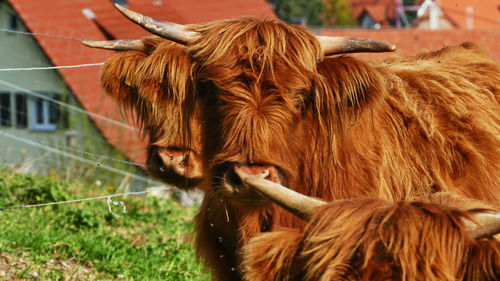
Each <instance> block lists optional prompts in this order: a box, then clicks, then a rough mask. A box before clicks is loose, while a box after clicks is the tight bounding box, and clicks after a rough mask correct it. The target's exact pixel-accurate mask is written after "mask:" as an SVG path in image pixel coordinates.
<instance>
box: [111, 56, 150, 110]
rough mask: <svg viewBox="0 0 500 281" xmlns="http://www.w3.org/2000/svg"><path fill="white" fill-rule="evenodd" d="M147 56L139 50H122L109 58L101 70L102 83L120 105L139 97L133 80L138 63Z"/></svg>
mask: <svg viewBox="0 0 500 281" xmlns="http://www.w3.org/2000/svg"><path fill="white" fill-rule="evenodd" d="M146 56H147V54H146V53H143V52H139V51H128V52H120V53H117V54H115V55H114V56H112V57H111V58H109V59H108V60H107V61H106V63H105V64H104V67H103V69H102V71H101V85H102V87H103V89H104V90H105V91H106V93H107V94H108V95H110V96H111V97H113V98H114V99H115V100H116V101H117V102H118V103H119V104H120V105H122V106H126V105H127V104H126V103H127V102H128V101H130V100H133V99H135V98H136V97H137V93H136V92H135V91H134V90H133V87H131V81H132V79H133V75H134V72H135V70H136V69H137V65H139V63H140V62H141V61H142V60H143V59H144V58H145V57H146Z"/></svg>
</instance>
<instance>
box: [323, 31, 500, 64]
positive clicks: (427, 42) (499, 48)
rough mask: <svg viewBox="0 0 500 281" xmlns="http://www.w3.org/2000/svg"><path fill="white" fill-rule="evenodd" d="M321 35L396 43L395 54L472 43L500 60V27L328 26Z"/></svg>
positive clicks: (364, 56) (378, 56) (376, 56)
mask: <svg viewBox="0 0 500 281" xmlns="http://www.w3.org/2000/svg"><path fill="white" fill-rule="evenodd" d="M321 35H328V36H352V37H361V38H371V39H376V40H383V41H387V42H390V43H393V44H395V45H396V47H397V50H396V52H395V53H396V54H399V55H413V54H416V53H418V52H420V51H422V50H437V49H439V48H442V47H444V46H448V45H458V44H461V43H463V42H467V41H468V42H473V43H475V44H477V45H478V46H480V47H481V48H482V49H484V50H485V51H486V52H488V54H490V55H491V56H492V57H493V59H495V60H496V61H497V62H500V44H498V42H499V41H500V29H489V30H486V29H485V30H465V29H452V30H435V31H433V30H422V29H382V30H367V29H325V30H322V31H321ZM392 54H394V53H377V54H374V53H372V54H353V56H357V57H360V58H362V59H372V60H378V59H383V58H384V57H386V56H390V55H392Z"/></svg>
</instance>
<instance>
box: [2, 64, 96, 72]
mask: <svg viewBox="0 0 500 281" xmlns="http://www.w3.org/2000/svg"><path fill="white" fill-rule="evenodd" d="M101 65H104V62H98V63H84V64H76V65H61V66H40V67H20V68H0V71H29V70H49V69H67V68H79V67H89V66H101Z"/></svg>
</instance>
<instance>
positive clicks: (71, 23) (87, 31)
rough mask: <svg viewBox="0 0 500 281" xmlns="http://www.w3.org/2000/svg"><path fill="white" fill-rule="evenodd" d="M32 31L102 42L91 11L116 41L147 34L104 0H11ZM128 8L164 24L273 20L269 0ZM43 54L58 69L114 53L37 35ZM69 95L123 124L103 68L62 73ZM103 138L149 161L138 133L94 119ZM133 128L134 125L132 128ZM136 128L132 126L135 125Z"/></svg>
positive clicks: (155, 2) (136, 0)
mask: <svg viewBox="0 0 500 281" xmlns="http://www.w3.org/2000/svg"><path fill="white" fill-rule="evenodd" d="M9 2H10V3H11V4H12V6H13V7H14V9H15V10H16V12H17V13H18V15H19V16H20V18H21V19H22V20H23V22H24V23H25V24H26V26H27V27H28V29H29V30H30V31H31V32H34V33H46V34H51V35H58V36H65V37H74V38H83V39H90V40H104V39H105V37H104V35H103V33H102V32H101V31H100V30H99V29H98V27H97V26H96V24H94V23H93V22H92V21H90V20H89V19H87V18H86V17H85V16H84V15H83V13H82V10H83V9H91V10H92V11H93V12H94V13H95V15H96V19H97V21H98V22H99V23H100V24H101V25H103V26H105V28H106V29H107V30H108V31H109V32H110V33H111V34H113V35H114V36H116V38H139V37H141V36H144V35H146V34H147V32H146V31H144V30H142V29H141V28H139V27H137V26H136V25H134V24H132V23H130V22H129V21H128V20H127V19H125V18H123V16H121V15H120V14H119V13H118V12H117V11H116V10H115V8H114V7H113V5H112V1H103V0H78V1H67V0H51V1H43V3H41V1H32V0H9ZM128 3H129V6H128V7H129V8H130V9H133V10H135V11H137V12H140V13H143V14H146V15H149V16H152V17H155V18H158V19H163V20H169V21H174V22H178V23H199V22H206V21H212V20H216V19H223V18H229V17H235V16H241V15H253V16H261V17H275V15H274V13H273V11H272V9H271V6H270V5H269V4H268V3H267V2H266V1H265V0H203V1H202V0H168V1H165V0H163V1H162V0H129V1H128ZM35 39H36V40H37V42H38V43H39V44H40V46H41V48H42V49H43V51H44V52H45V53H46V54H47V56H48V57H49V59H50V60H51V61H52V63H53V64H54V65H55V66H62V65H75V64H84V63H94V62H102V61H105V60H106V59H107V58H108V57H110V56H111V55H112V54H113V52H110V51H104V50H97V49H91V48H86V47H84V46H83V45H81V44H80V42H79V41H71V40H61V39H55V38H48V37H42V36H36V37H35ZM59 72H60V73H61V75H62V76H63V77H64V79H65V81H66V83H67V84H68V86H69V87H70V89H71V91H72V92H73V93H74V94H75V96H76V97H77V99H78V100H79V101H80V103H81V104H82V107H83V108H84V109H86V110H88V111H90V112H95V113H98V114H101V115H104V116H107V117H109V118H112V119H115V120H119V121H122V122H130V121H127V120H124V119H123V118H122V116H121V114H120V113H119V112H118V110H117V107H116V104H115V103H114V101H113V100H112V99H111V98H110V97H108V96H107V95H105V94H104V93H103V91H102V89H101V87H100V84H99V68H98V67H86V68H77V69H61V70H60V71H59ZM93 121H94V123H95V124H96V126H97V128H98V129H99V130H100V131H101V133H102V134H103V136H104V137H105V138H106V139H107V140H108V141H109V142H110V143H111V144H113V145H114V146H116V147H117V148H118V149H120V150H121V151H123V152H124V153H125V155H126V156H127V157H128V158H129V159H131V160H133V161H137V162H139V163H144V161H145V149H144V148H145V142H144V141H141V140H140V139H139V137H138V134H137V133H136V132H130V131H129V130H127V129H125V128H121V127H118V126H116V125H114V124H111V123H110V122H106V121H103V120H101V119H97V118H93ZM129 124H130V123H129ZM131 125H132V124H131Z"/></svg>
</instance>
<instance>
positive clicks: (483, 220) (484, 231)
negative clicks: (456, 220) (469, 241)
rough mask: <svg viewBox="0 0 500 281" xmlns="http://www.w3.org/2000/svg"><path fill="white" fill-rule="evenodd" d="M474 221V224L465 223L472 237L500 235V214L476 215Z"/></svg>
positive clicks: (470, 222)
mask: <svg viewBox="0 0 500 281" xmlns="http://www.w3.org/2000/svg"><path fill="white" fill-rule="evenodd" d="M473 219H474V222H472V221H469V220H467V221H466V222H465V225H466V226H467V227H468V228H469V231H470V233H471V236H472V237H474V238H484V237H491V236H493V235H495V234H498V233H500V213H480V214H476V215H474V216H473Z"/></svg>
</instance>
